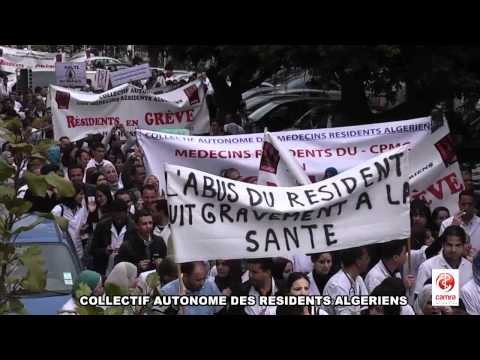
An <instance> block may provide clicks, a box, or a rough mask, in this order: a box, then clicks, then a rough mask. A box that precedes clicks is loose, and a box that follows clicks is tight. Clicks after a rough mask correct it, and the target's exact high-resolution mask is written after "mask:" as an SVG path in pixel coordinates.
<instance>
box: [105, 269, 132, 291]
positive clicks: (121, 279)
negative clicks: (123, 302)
mask: <svg viewBox="0 0 480 360" xmlns="http://www.w3.org/2000/svg"><path fill="white" fill-rule="evenodd" d="M137 276H138V269H137V267H136V266H135V265H133V264H132V263H129V262H125V261H124V262H120V263H118V264H117V265H115V266H114V267H113V269H112V271H111V272H110V274H109V275H108V277H107V280H105V288H106V289H107V291H108V285H109V284H113V285H115V286H117V287H118V288H120V290H121V291H122V293H123V294H124V295H128V293H129V290H130V289H135V288H136V287H137Z"/></svg>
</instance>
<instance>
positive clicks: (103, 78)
mask: <svg viewBox="0 0 480 360" xmlns="http://www.w3.org/2000/svg"><path fill="white" fill-rule="evenodd" d="M95 84H96V88H97V89H99V90H103V91H107V90H108V86H109V84H110V71H108V70H105V69H97V72H96V73H95Z"/></svg>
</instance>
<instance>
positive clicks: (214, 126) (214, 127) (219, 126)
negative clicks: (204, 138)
mask: <svg viewBox="0 0 480 360" xmlns="http://www.w3.org/2000/svg"><path fill="white" fill-rule="evenodd" d="M210 135H212V136H219V135H224V124H223V123H222V122H221V121H219V120H210Z"/></svg>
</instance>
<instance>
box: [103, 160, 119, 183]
mask: <svg viewBox="0 0 480 360" xmlns="http://www.w3.org/2000/svg"><path fill="white" fill-rule="evenodd" d="M103 174H104V175H105V179H106V180H107V182H108V183H109V184H112V185H114V184H117V183H118V174H117V170H116V169H115V167H114V166H112V165H109V164H107V165H105V166H103Z"/></svg>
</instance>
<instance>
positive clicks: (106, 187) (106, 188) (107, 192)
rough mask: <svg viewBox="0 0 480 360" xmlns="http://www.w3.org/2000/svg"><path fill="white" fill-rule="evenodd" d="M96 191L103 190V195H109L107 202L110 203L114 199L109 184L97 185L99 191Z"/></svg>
mask: <svg viewBox="0 0 480 360" xmlns="http://www.w3.org/2000/svg"><path fill="white" fill-rule="evenodd" d="M96 192H101V193H102V194H103V195H105V196H106V197H107V204H106V205H110V204H111V203H112V201H113V197H112V192H111V190H110V186H109V185H107V184H100V185H98V186H97V191H96Z"/></svg>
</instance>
